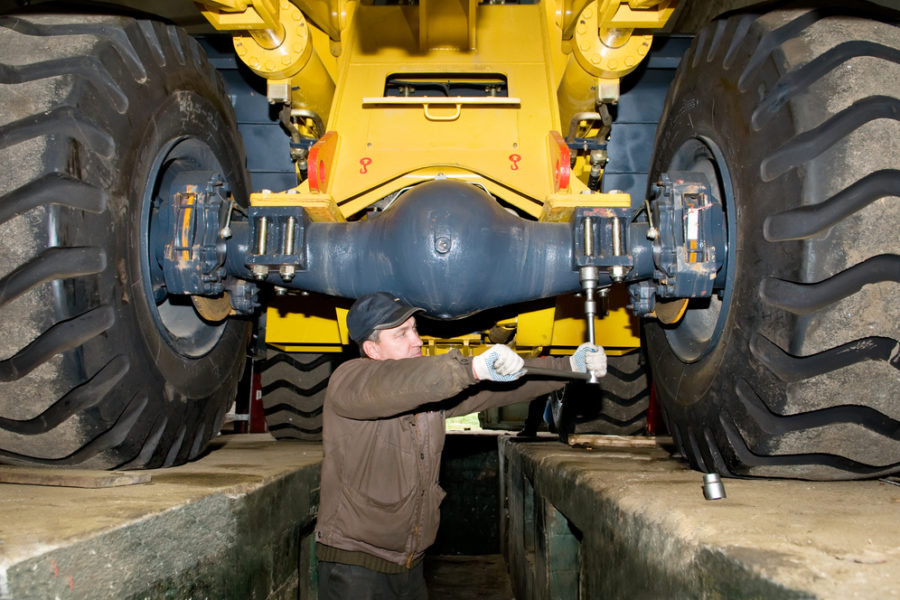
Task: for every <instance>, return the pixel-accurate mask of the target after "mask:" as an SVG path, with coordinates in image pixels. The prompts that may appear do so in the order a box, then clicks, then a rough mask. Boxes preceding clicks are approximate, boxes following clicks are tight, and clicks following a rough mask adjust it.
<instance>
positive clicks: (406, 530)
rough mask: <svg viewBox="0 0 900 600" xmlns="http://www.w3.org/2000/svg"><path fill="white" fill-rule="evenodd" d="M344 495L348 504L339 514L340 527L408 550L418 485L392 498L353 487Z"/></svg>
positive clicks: (356, 535) (381, 544)
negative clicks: (378, 497)
mask: <svg viewBox="0 0 900 600" xmlns="http://www.w3.org/2000/svg"><path fill="white" fill-rule="evenodd" d="M343 496H344V503H343V504H344V506H343V508H342V510H341V511H340V517H339V518H338V528H339V530H340V531H341V533H342V534H343V535H345V536H346V537H348V538H351V539H355V540H358V541H360V542H364V543H366V544H370V545H372V546H375V547H376V548H384V549H385V550H391V551H393V552H406V551H407V548H406V546H407V541H408V539H409V536H410V533H411V532H410V529H411V528H412V521H413V514H414V511H415V502H416V490H415V489H412V490H410V491H408V492H407V493H406V495H405V496H403V497H401V498H399V499H397V500H396V501H389V502H385V501H383V500H376V499H374V498H372V497H370V496H367V495H366V494H363V493H360V492H359V491H357V490H354V489H349V488H344V490H343Z"/></svg>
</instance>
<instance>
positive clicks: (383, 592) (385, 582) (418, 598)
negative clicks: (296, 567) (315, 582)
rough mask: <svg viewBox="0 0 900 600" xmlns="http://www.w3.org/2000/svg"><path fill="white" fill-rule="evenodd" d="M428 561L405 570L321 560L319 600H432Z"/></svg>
mask: <svg viewBox="0 0 900 600" xmlns="http://www.w3.org/2000/svg"><path fill="white" fill-rule="evenodd" d="M423 562H424V561H422V562H420V563H419V564H418V565H416V566H415V567H413V568H412V569H410V570H409V571H405V572H403V573H391V574H387V573H379V572H378V571H373V570H371V569H367V568H365V567H357V566H355V565H344V564H341V563H333V562H323V561H319V600H428V590H427V589H426V588H425V572H424V568H423V567H422V564H423Z"/></svg>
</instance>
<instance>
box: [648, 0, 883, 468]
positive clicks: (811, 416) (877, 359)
mask: <svg viewBox="0 0 900 600" xmlns="http://www.w3.org/2000/svg"><path fill="white" fill-rule="evenodd" d="M843 4H849V3H843ZM862 10H863V9H861V8H857V9H848V8H846V7H841V6H840V3H837V4H834V5H821V6H820V7H818V8H813V9H811V8H809V4H808V3H807V4H805V5H803V4H801V5H799V6H798V7H797V8H793V7H792V5H783V6H782V7H781V8H779V9H778V10H775V11H771V12H768V13H759V14H757V13H753V12H746V13H737V14H731V15H726V16H724V17H722V18H720V19H719V20H716V21H714V22H713V23H712V24H710V25H709V26H707V27H706V28H705V29H703V30H702V31H701V32H700V33H699V35H698V36H697V38H696V39H695V40H694V43H693V45H692V46H691V49H690V51H689V52H688V53H687V54H686V55H685V56H684V58H683V59H682V62H681V65H680V67H679V72H678V74H677V76H676V80H675V83H674V84H673V86H672V88H670V91H669V95H668V98H667V101H666V108H665V111H664V115H663V119H662V121H661V125H660V129H659V131H658V133H657V140H656V149H655V154H654V160H653V165H652V169H651V175H652V177H653V179H651V181H655V178H657V177H658V176H659V174H660V173H662V172H664V171H673V170H674V171H677V170H693V169H698V168H699V169H700V170H705V171H706V172H707V173H709V174H711V175H712V176H713V177H714V178H715V182H716V187H717V188H718V191H719V193H720V194H721V195H722V197H723V198H725V200H726V212H728V221H729V223H730V225H731V227H732V230H731V232H730V240H729V249H730V252H729V261H730V264H729V265H728V269H729V276H730V278H731V281H730V283H729V284H728V286H727V287H726V289H725V292H724V294H723V296H722V298H721V302H719V299H716V300H714V301H713V302H712V303H710V304H708V305H703V304H702V303H698V302H692V304H691V305H690V309H689V310H688V312H687V315H686V316H685V318H684V319H682V321H680V322H679V323H678V324H677V325H675V326H671V327H667V326H662V325H660V324H659V323H657V322H649V323H648V324H647V326H646V338H647V349H648V355H649V359H650V364H651V376H652V378H653V380H654V383H655V385H656V387H657V391H658V394H659V399H660V402H661V405H662V406H663V408H664V412H665V415H666V418H667V424H668V426H669V429H670V431H671V432H672V433H673V435H674V437H675V440H676V442H677V445H678V446H679V448H680V449H681V451H682V452H683V453H684V455H685V456H686V457H687V458H688V459H689V460H690V462H691V464H692V465H693V466H694V467H695V468H697V469H699V470H701V471H707V472H708V471H716V472H719V473H720V474H723V475H732V476H762V477H790V478H801V479H812V480H829V479H854V478H866V477H875V476H880V475H885V474H888V473H893V472H896V471H897V470H898V465H900V402H898V398H900V371H898V367H900V352H898V340H900V318H898V317H900V313H898V303H897V297H898V294H897V292H898V288H897V283H898V281H900V257H898V253H900V237H898V236H897V226H898V224H900V219H898V216H900V202H898V199H897V197H896V196H898V195H900V171H898V170H897V164H898V145H897V140H898V139H900V122H898V115H900V99H898V98H900V52H898V47H900V29H898V27H897V20H896V15H895V13H891V14H889V15H885V14H884V13H883V12H882V11H880V10H878V12H877V14H876V13H874V12H873V13H865V14H863V13H862V12H861V11H862ZM865 10H873V9H871V8H866V9H865ZM848 11H855V12H848ZM716 327H719V330H718V331H716ZM706 338H708V340H707V339H706Z"/></svg>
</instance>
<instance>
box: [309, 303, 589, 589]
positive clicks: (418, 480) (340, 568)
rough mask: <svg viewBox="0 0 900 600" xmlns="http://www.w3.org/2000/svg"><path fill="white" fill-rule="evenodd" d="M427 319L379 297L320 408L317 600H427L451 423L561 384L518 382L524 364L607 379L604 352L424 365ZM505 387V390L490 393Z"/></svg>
mask: <svg viewBox="0 0 900 600" xmlns="http://www.w3.org/2000/svg"><path fill="white" fill-rule="evenodd" d="M421 310H422V309H419V308H415V307H412V306H409V305H407V304H405V303H403V302H402V301H400V300H399V299H397V298H394V297H393V296H391V295H389V294H386V293H383V292H379V293H377V294H370V295H368V296H363V297H362V298H360V299H359V300H357V301H356V302H355V303H354V304H353V306H352V307H351V309H350V312H349V313H348V315H347V326H348V329H349V332H350V337H351V339H353V340H354V341H356V342H357V343H358V344H359V345H360V348H361V354H362V355H363V358H360V359H354V360H350V361H348V362H346V363H344V364H342V365H341V366H340V367H338V368H337V369H336V370H335V372H334V374H332V376H331V380H330V382H329V385H328V391H327V392H326V397H325V403H324V408H323V414H322V419H323V430H322V431H323V446H324V454H325V456H324V460H323V462H322V482H321V492H320V495H321V498H320V506H319V517H318V523H317V526H316V541H317V552H316V554H317V557H318V561H319V577H318V579H319V598H320V600H338V599H341V600H345V599H352V600H365V599H375V598H397V599H403V600H419V599H425V598H427V597H428V592H427V591H426V589H425V580H424V577H423V574H422V572H423V570H422V558H423V556H424V554H425V550H426V549H427V548H428V547H429V546H430V545H431V544H432V543H433V542H434V539H435V536H436V535H437V529H438V522H439V520H440V511H439V506H440V503H441V500H442V499H443V498H444V491H443V490H442V489H441V486H440V484H439V482H438V477H439V469H440V463H441V451H442V450H443V447H444V430H445V424H444V420H445V418H446V417H448V416H457V415H466V414H470V413H473V412H478V411H481V410H484V409H486V408H490V407H494V406H504V405H507V404H513V403H515V402H521V401H523V400H530V399H531V398H534V397H537V396H540V395H542V394H548V393H550V392H551V391H553V390H555V389H559V388H560V387H562V386H563V385H564V384H565V382H564V381H548V380H532V381H524V380H522V381H519V378H520V377H521V376H522V375H523V374H524V370H523V367H524V366H527V365H532V366H535V367H537V366H541V367H545V368H554V369H572V370H579V371H582V372H585V371H586V370H590V371H591V372H593V373H595V374H597V375H598V376H602V375H605V374H606V356H605V354H604V353H603V350H602V349H601V348H599V347H597V346H591V345H590V344H582V345H581V346H579V348H578V350H576V352H575V354H574V355H573V356H572V357H552V358H551V357H548V358H539V359H529V360H528V361H527V362H525V361H523V359H522V358H521V357H520V356H518V355H517V354H516V353H515V352H513V351H512V350H511V349H510V348H508V347H507V346H503V345H496V346H491V347H489V348H488V349H487V350H486V351H485V352H484V353H482V354H481V355H479V356H476V357H475V358H468V357H464V356H462V355H461V354H460V353H459V352H458V351H456V350H451V351H450V352H449V353H447V354H443V355H441V356H431V357H425V356H422V340H421V339H420V338H419V335H418V332H417V330H416V321H415V317H414V316H413V315H414V314H415V313H417V312H419V311H421ZM492 382H504V383H492Z"/></svg>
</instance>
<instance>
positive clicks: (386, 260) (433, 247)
mask: <svg viewBox="0 0 900 600" xmlns="http://www.w3.org/2000/svg"><path fill="white" fill-rule="evenodd" d="M294 210H297V211H300V210H302V209H299V208H295V209H294ZM297 214H298V215H299V214H300V213H299V212H298V213H297ZM241 238H243V239H241ZM256 241H258V240H255V239H252V238H249V237H248V232H246V230H244V232H240V231H239V228H236V229H235V235H234V237H233V239H232V240H229V250H228V258H229V263H228V270H229V272H233V273H235V274H238V275H239V276H241V277H244V278H250V277H251V275H250V272H249V270H248V269H247V267H246V266H243V265H238V264H235V263H236V262H237V261H236V260H235V259H234V258H233V257H232V254H234V256H239V255H240V254H241V250H240V247H241V246H243V247H244V248H250V247H252V246H253V244H254V242H256ZM245 251H246V250H245ZM306 251H307V264H306V268H305V270H299V269H298V270H297V271H296V273H295V274H294V276H293V278H292V280H291V281H290V282H286V281H284V280H282V279H281V277H280V276H279V274H278V273H277V272H273V271H271V270H270V271H269V274H268V275H267V277H266V281H268V282H269V283H271V284H274V285H280V286H287V287H292V288H299V289H304V290H309V291H314V292H320V293H324V294H329V295H333V296H342V297H347V298H358V297H359V296H362V295H364V294H368V293H371V292H375V291H379V290H383V291H388V292H390V293H392V294H395V295H397V296H398V297H400V298H402V299H403V300H404V301H406V302H408V303H410V304H413V305H415V306H420V307H422V308H424V309H425V310H426V311H427V312H428V314H429V315H431V316H434V317H438V318H442V319H452V318H459V317H464V316H468V315H471V314H474V313H476V312H479V311H481V310H485V309H488V308H493V307H498V306H506V305H509V304H515V303H518V302H525V301H528V300H534V299H538V298H547V297H552V296H556V295H560V294H566V293H570V292H575V291H578V289H579V288H580V286H579V280H578V273H577V272H576V271H574V270H573V268H572V265H573V257H572V230H571V225H569V224H565V223H539V222H536V221H529V220H526V219H523V218H521V217H519V216H516V215H515V214H511V213H509V212H507V211H506V210H504V209H503V208H502V207H501V206H500V205H499V204H498V203H497V202H496V201H495V200H494V199H493V198H492V197H491V196H490V195H488V194H487V193H486V192H484V191H483V190H482V189H481V188H479V187H476V186H474V185H471V184H467V183H461V182H458V181H452V180H435V181H430V182H427V183H423V184H420V185H418V186H416V187H415V188H413V189H412V190H410V191H408V192H406V193H405V194H403V195H402V196H400V197H399V198H398V199H397V200H396V201H395V202H394V204H393V205H391V206H390V207H389V208H387V209H386V210H384V211H383V212H381V213H377V214H373V215H370V217H369V218H368V219H367V220H365V221H362V222H352V223H309V224H308V225H307V226H306ZM244 258H245V262H246V255H245V256H244ZM608 283H609V282H608V281H604V285H608Z"/></svg>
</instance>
